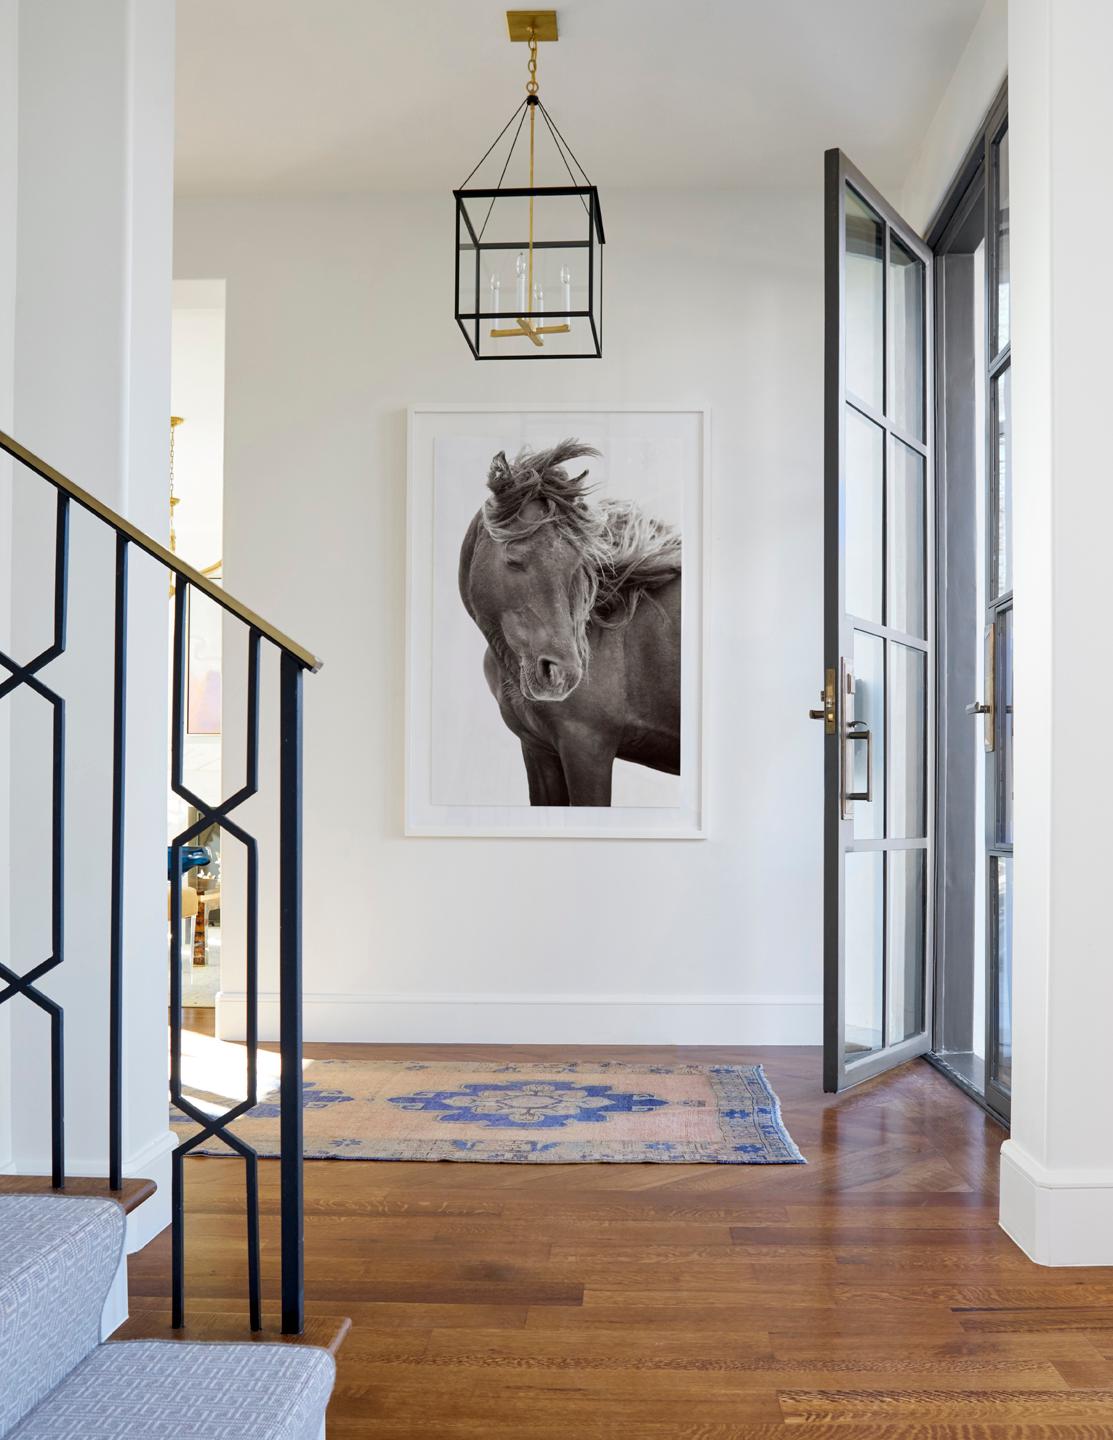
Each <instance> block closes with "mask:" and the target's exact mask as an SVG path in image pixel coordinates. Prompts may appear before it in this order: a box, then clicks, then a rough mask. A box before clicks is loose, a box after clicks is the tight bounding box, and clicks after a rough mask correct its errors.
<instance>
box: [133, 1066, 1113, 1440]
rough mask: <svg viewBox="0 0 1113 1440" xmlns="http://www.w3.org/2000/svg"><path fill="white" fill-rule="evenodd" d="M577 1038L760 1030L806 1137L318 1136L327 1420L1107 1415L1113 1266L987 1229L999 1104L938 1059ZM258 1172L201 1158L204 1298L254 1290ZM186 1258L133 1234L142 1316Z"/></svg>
mask: <svg viewBox="0 0 1113 1440" xmlns="http://www.w3.org/2000/svg"><path fill="white" fill-rule="evenodd" d="M306 1048H307V1052H309V1053H315V1054H319V1055H344V1056H345V1057H348V1056H353V1055H356V1054H359V1053H363V1054H366V1055H368V1056H374V1057H377V1058H391V1057H393V1056H396V1055H399V1054H405V1055H406V1057H407V1058H415V1059H418V1058H421V1059H427V1058H435V1057H436V1056H438V1055H441V1056H443V1055H445V1054H451V1055H453V1056H467V1057H475V1056H480V1055H482V1056H489V1055H491V1054H492V1053H493V1052H492V1049H491V1048H490V1047H470V1046H469V1047H443V1046H440V1047H438V1046H405V1047H403V1046H339V1045H338V1046H317V1047H314V1046H307V1047H306ZM497 1053H498V1054H500V1055H501V1054H505V1056H506V1058H507V1059H522V1060H529V1059H544V1058H547V1057H550V1056H551V1055H552V1054H553V1053H554V1051H553V1050H552V1049H545V1048H542V1047H528V1046H516V1047H513V1048H506V1049H505V1050H503V1049H500V1050H499V1051H498V1052H497ZM559 1053H560V1054H561V1055H562V1056H564V1057H566V1058H576V1057H581V1058H595V1057H599V1056H602V1055H604V1054H605V1055H607V1056H609V1057H610V1058H612V1059H621V1058H626V1057H630V1056H633V1055H636V1056H637V1057H638V1058H643V1057H644V1058H646V1059H648V1060H650V1061H654V1062H657V1061H659V1062H661V1063H668V1062H670V1061H677V1060H698V1061H703V1062H710V1063H715V1062H717V1061H718V1062H729V1063H741V1062H744V1061H756V1060H760V1061H761V1062H762V1063H763V1064H764V1065H765V1067H766V1069H767V1072H768V1074H769V1078H770V1080H771V1082H772V1084H773V1086H774V1088H775V1089H776V1090H777V1092H778V1093H779V1095H780V1097H781V1100H782V1103H783V1107H784V1116H785V1121H786V1123H787V1125H788V1127H789V1129H790V1131H791V1133H792V1135H793V1137H794V1138H795V1139H796V1141H797V1143H798V1144H799V1145H800V1147H801V1149H802V1150H803V1152H804V1154H805V1155H806V1156H807V1157H808V1160H809V1162H810V1163H809V1164H808V1165H807V1166H799V1165H798V1166H769V1167H759V1166H723V1167H716V1166H673V1165H578V1166H571V1165H570V1166H549V1165H536V1166H533V1165H517V1166H514V1165H476V1164H471V1165H469V1164H460V1163H452V1164H413V1163H408V1164H386V1163H374V1162H367V1161H363V1162H360V1161H311V1162H309V1163H307V1165H306V1242H305V1256H306V1291H307V1297H308V1298H307V1309H308V1312H309V1314H310V1315H312V1316H315V1317H318V1318H320V1317H329V1316H335V1315H337V1314H347V1315H350V1316H351V1317H352V1322H353V1323H352V1330H351V1333H350V1335H349V1336H348V1338H347V1340H346V1341H345V1343H344V1345H343V1347H342V1349H341V1351H340V1355H339V1374H338V1380H337V1386H336V1392H335V1396H334V1398H333V1401H332V1404H331V1407H330V1410H329V1417H328V1433H329V1436H330V1440H345V1437H352V1440H355V1437H360V1440H363V1437H368V1440H371V1437H374V1440H427V1437H439V1440H480V1437H482V1440H488V1437H490V1440H503V1437H505V1440H510V1437H514V1440H581V1437H582V1440H734V1437H749V1440H763V1437H773V1436H782V1437H783V1436H785V1435H787V1434H788V1433H789V1432H788V1429H787V1427H789V1426H793V1427H795V1426H804V1427H807V1429H808V1433H809V1434H812V1435H816V1436H819V1437H822V1436H825V1435H830V1436H831V1437H838V1440H854V1437H856V1436H862V1437H870V1440H950V1437H954V1440H1068V1437H1069V1440H1091V1437H1099V1436H1102V1437H1113V1270H1049V1269H1043V1268H1040V1267H1039V1266H1036V1265H1033V1264H1031V1263H1030V1262H1029V1261H1028V1260H1027V1259H1026V1258H1025V1257H1024V1255H1023V1254H1022V1253H1021V1252H1020V1251H1019V1250H1018V1249H1017V1248H1016V1247H1015V1246H1014V1245H1013V1244H1012V1242H1011V1241H1010V1240H1009V1239H1008V1238H1007V1237H1006V1236H1005V1235H1004V1234H1003V1233H1002V1232H1001V1230H1000V1229H998V1227H997V1223H996V1219H997V1204H996V1192H997V1181H996V1173H997V1155H998V1150H999V1147H1000V1144H1001V1140H1002V1138H1003V1132H1002V1131H1001V1129H1000V1128H999V1127H998V1126H997V1125H996V1124H995V1123H994V1122H993V1121H991V1120H990V1119H989V1118H988V1117H987V1116H985V1115H984V1114H983V1113H982V1112H981V1111H980V1110H978V1109H977V1108H976V1107H975V1106H974V1105H972V1104H971V1103H970V1102H969V1101H968V1100H966V1099H965V1097H964V1096H963V1095H961V1094H960V1093H959V1091H958V1090H957V1089H955V1088H954V1087H953V1086H951V1085H950V1084H949V1083H948V1082H947V1081H946V1080H945V1079H944V1078H943V1077H942V1076H941V1075H939V1074H937V1073H936V1072H935V1071H934V1070H932V1069H931V1068H930V1067H929V1066H928V1065H926V1064H924V1063H922V1062H917V1063H915V1064H913V1065H911V1066H908V1067H906V1068H905V1069H904V1070H902V1071H901V1072H899V1073H897V1074H894V1075H891V1076H887V1077H881V1078H880V1079H878V1080H875V1081H873V1082H870V1083H869V1084H867V1085H865V1086H863V1087H861V1088H860V1089H859V1090H856V1091H852V1092H851V1093H850V1094H848V1095H846V1096H843V1097H842V1098H835V1097H830V1096H824V1095H822V1094H821V1092H820V1078H819V1075H820V1067H819V1053H818V1051H815V1050H810V1049H807V1050H805V1049H769V1050H764V1051H756V1050H749V1051H745V1052H742V1051H738V1050H708V1049H700V1050H695V1049H687V1048H680V1049H677V1048H660V1049H652V1050H650V1049H646V1048H639V1049H638V1050H636V1051H633V1050H629V1049H624V1048H622V1047H614V1048H608V1049H606V1050H603V1049H601V1048H598V1047H591V1048H588V1047H580V1048H577V1047H561V1048H560V1051H559ZM260 1168H261V1170H262V1172H263V1195H264V1204H265V1208H266V1212H267V1217H268V1218H267V1219H266V1220H265V1248H264V1259H263V1266H264V1274H265V1277H266V1284H267V1287H268V1296H269V1297H270V1300H271V1304H272V1310H273V1299H274V1296H275V1294H276V1283H277V1228H276V1220H275V1219H274V1216H275V1215H276V1212H277V1174H276V1166H275V1164H274V1162H263V1163H262V1164H261V1167H260ZM241 1183H242V1181H241V1169H240V1166H239V1164H238V1163H237V1162H235V1161H232V1160H222V1159H204V1158H197V1159H191V1160H190V1161H189V1162H188V1166H187V1208H188V1217H189V1218H188V1232H189V1233H188V1241H187V1255H188V1265H189V1280H188V1284H189V1293H188V1306H189V1309H190V1313H191V1314H193V1315H198V1314H203V1315H204V1317H205V1320H204V1322H203V1323H205V1324H210V1323H213V1317H227V1318H231V1317H236V1316H240V1315H242V1314H243V1313H244V1310H245V1306H244V1302H243V1300H242V1295H243V1286H244V1274H245V1267H244V1262H243V1256H242V1232H243V1216H242V1211H241V1209H240V1185H241ZM168 1270H169V1241H168V1237H167V1236H166V1235H163V1236H160V1237H159V1239H158V1240H156V1241H155V1242H154V1243H153V1244H151V1245H150V1246H148V1247H147V1249H146V1250H144V1251H143V1252H141V1253H140V1254H139V1255H137V1256H134V1257H133V1258H132V1263H131V1294H132V1302H131V1303H132V1314H133V1320H132V1322H131V1330H132V1333H159V1330H160V1327H161V1326H163V1325H164V1324H165V1316H166V1297H167V1294H168Z"/></svg>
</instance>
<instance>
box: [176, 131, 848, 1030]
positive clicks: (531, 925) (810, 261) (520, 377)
mask: <svg viewBox="0 0 1113 1440" xmlns="http://www.w3.org/2000/svg"><path fill="white" fill-rule="evenodd" d="M603 199H604V208H605V215H606V222H607V237H608V244H607V256H606V265H607V279H606V346H607V353H606V357H605V359H604V360H602V361H601V362H599V361H584V362H580V361H575V362H568V363H566V364H552V365H540V366H530V365H528V364H520V365H513V364H501V365H483V364H477V363H476V362H474V361H473V360H472V359H471V358H470V356H469V354H468V351H467V349H466V346H465V344H464V342H463V339H462V338H461V336H460V335H459V333H458V331H457V329H456V327H455V323H454V321H453V318H452V271H451V266H450V264H449V263H448V260H449V255H450V251H449V241H450V236H451V224H452V215H451V202H450V197H449V196H448V195H447V193H445V194H437V195H424V196H421V195H418V196H414V195H410V196H406V197H401V196H382V195H379V196H373V197H368V198H353V199H336V200H327V199H326V200H314V201H305V202H280V201H272V202H268V201H234V200H233V201H228V200H208V201H206V200H194V199H190V200H186V201H180V202H179V204H178V207H177V212H176V233H175V273H176V275H177V276H179V277H181V278H198V279H207V278H223V279H226V280H227V305H228V309H227V428H226V456H225V552H226V555H225V558H226V571H225V573H226V581H227V585H228V588H229V589H230V590H231V591H233V592H234V593H236V594H238V595H241V596H242V597H243V598H244V599H245V600H247V601H248V602H249V603H250V604H251V605H252V606H253V607H254V608H255V609H257V610H258V611H260V612H261V613H262V614H264V615H266V616H268V617H269V618H271V619H273V620H274V621H275V622H276V623H278V624H279V625H281V626H282V627H283V628H285V629H287V630H288V631H289V632H290V633H292V634H294V635H295V636H296V637H297V638H298V639H300V640H301V641H302V642H303V643H305V644H306V645H308V646H309V647H310V648H311V649H314V650H316V651H317V653H319V654H320V655H321V656H322V657H323V658H324V660H325V668H324V670H323V671H322V673H321V674H320V675H317V676H312V677H309V678H307V681H306V686H305V692H306V797H305V823H306V857H305V881H306V896H305V906H306V909H305V965H306V970H305V989H306V1017H305V1023H306V1034H307V1036H309V1037H311V1038H351V1039H364V1040H370V1039H383V1038H397V1039H403V1040H420V1039H426V1040H428V1039H467V1040H477V1041H498V1040H519V1041H529V1040H553V1041H573V1040H608V1041H613V1042H622V1041H627V1042H636V1041H654V1040H658V1041H720V1042H762V1041H770V1042H778V1041H808V1042H814V1041H816V1040H818V1038H819V1034H820V1002H819V992H820V967H821V893H820V815H821V810H822V779H821V775H822V748H823V742H822V735H821V732H820V728H819V727H818V726H816V725H815V724H814V723H813V722H810V721H809V720H808V719H807V716H806V711H807V708H808V706H809V705H810V704H814V703H815V696H816V693H817V692H818V690H819V687H820V685H821V682H822V675H821V654H820V638H821V632H820V614H821V611H820V594H821V571H822V553H821V527H822V445H821V429H822V387H821V355H822V315H823V305H822V228H821V227H822V193H821V162H820V156H819V155H817V156H816V173H815V186H814V188H813V189H809V190H808V191H807V192H806V193H801V192H789V193H779V194H778V193H762V192H754V193H738V192H735V193H729V192H723V193H699V192H696V193H684V194H668V193H655V194H643V195H638V194H629V193H622V192H609V193H607V194H605V195H604V197H603ZM494 399H497V400H500V401H510V402H514V401H521V402H522V403H523V404H528V403H530V402H537V401H541V400H546V401H568V402H570V403H574V402H576V401H583V400H591V401H596V402H601V401H614V402H616V403H621V402H635V403H638V402H660V403H669V402H679V403H684V404H690V403H701V402H707V403H709V404H710V405H711V407H712V479H711V514H712V543H711V551H710V566H711V592H710V648H709V653H708V656H707V669H708V674H709V704H710V714H709V725H708V733H709V752H708V778H709V824H710V839H709V840H707V841H706V842H672V843H669V842H647V841H643V842H625V841H541V840H537V841H492V840H417V839H404V838H403V837H402V832H401V821H402V754H403V711H402V700H401V697H402V690H403V684H402V681H403V628H404V558H403V555H404V546H403V539H404V514H405V473H406V456H405V407H406V406H407V405H409V404H411V403H412V402H415V401H433V402H443V401H485V400H494ZM226 654H227V642H226ZM226 663H227V664H228V666H229V669H231V659H230V658H229V660H228V661H227V662H226ZM234 734H235V732H234V731H233V730H232V729H231V727H230V726H228V727H226V739H225V747H226V752H227V751H231V750H232V749H233V748H234V747H235V746H236V744H237V743H238V742H237V741H236V740H235V739H233V735H234ZM264 773H265V774H266V773H268V771H267V768H266V767H264ZM226 783H227V782H226ZM273 808H274V807H273V796H264V797H262V798H261V800H260V801H259V802H258V803H257V804H256V805H255V815H256V823H258V824H260V825H261V826H262V827H264V828H265V827H267V826H269V824H270V823H271V821H272V819H273ZM264 911H265V914H264V929H263V932H262V953H263V957H264V967H265V968H264V979H263V984H264V987H267V986H269V987H270V988H271V989H273V987H274V983H275V981H274V974H273V969H271V970H270V971H269V973H268V971H267V970H266V966H267V964H268V963H269V962H270V961H271V960H272V959H273V954H274V949H275V946H274V933H273V929H268V928H267V927H268V925H271V924H272V919H273V906H272V905H271V906H264ZM225 923H226V929H225V960H224V970H223V983H224V985H225V988H226V991H227V992H229V993H228V994H227V995H226V996H225V999H224V1002H223V1004H222V1010H221V1024H222V1027H223V1028H224V1031H225V1033H229V1034H231V1033H235V1032H236V1030H237V1028H238V1026H240V1025H241V1024H242V987H243V981H242V958H239V959H237V957H236V956H235V953H234V952H235V946H234V944H233V940H234V933H235V920H234V915H231V914H228V913H226V915H225ZM237 965H238V967H239V970H238V975H239V978H237V972H236V968H235V967H236V966H237ZM237 991H239V992H240V997H239V998H237V994H236V992H237ZM268 1019H269V1022H270V1023H271V1024H272V1027H273V1019H274V1017H273V1011H268Z"/></svg>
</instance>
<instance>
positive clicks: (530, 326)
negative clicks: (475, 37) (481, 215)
mask: <svg viewBox="0 0 1113 1440" xmlns="http://www.w3.org/2000/svg"><path fill="white" fill-rule="evenodd" d="M506 18H507V21H508V22H509V25H510V38H511V39H512V40H523V39H528V40H529V62H528V65H527V68H528V70H529V79H528V80H527V81H526V96H527V104H528V109H529V189H530V197H529V253H528V261H527V265H526V305H525V308H526V310H527V311H530V310H532V309H533V187H534V158H535V155H536V132H537V104H538V101H537V89H538V86H537V41H538V39H539V38H540V39H543V40H555V39H556V38H557V37H556V14H555V12H553V13H552V14H551V15H550V14H549V12H545V13H544V14H542V15H541V17H540V19H541V24H542V29H543V30H545V26H546V22H547V21H550V20H551V24H550V25H549V28H550V29H551V31H552V33H551V34H549V33H547V32H546V33H542V34H541V35H540V36H539V34H538V30H537V25H536V23H535V17H533V16H531V15H529V14H528V12H519V11H507V16H506ZM527 20H528V22H529V30H528V32H527V33H526V34H524V35H523V34H522V33H521V29H520V28H517V23H516V22H524V21H527ZM516 31H517V33H516ZM511 149H513V147H511ZM540 318H541V317H540V316H536V317H533V316H529V317H527V316H526V315H519V316H518V318H517V324H516V325H513V326H510V327H509V328H508V329H494V330H492V331H491V338H492V339H493V340H501V339H504V338H509V337H515V338H521V337H522V336H525V338H526V339H527V340H531V341H532V342H533V344H534V345H536V346H538V347H539V348H540V347H541V346H543V345H544V343H545V342H544V341H543V340H542V339H541V337H542V335H566V334H568V332H569V331H570V330H571V328H572V327H571V326H570V325H569V324H568V323H567V322H565V323H564V324H563V325H539V324H538V323H537V322H538V320H539V319H540Z"/></svg>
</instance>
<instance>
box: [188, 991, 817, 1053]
mask: <svg viewBox="0 0 1113 1440" xmlns="http://www.w3.org/2000/svg"><path fill="white" fill-rule="evenodd" d="M245 1016H246V997H245V995H244V993H243V992H242V991H229V990H221V991H218V993H217V997H216V1033H217V1034H218V1035H219V1036H220V1037H221V1039H223V1040H242V1039H243V1037H244V1024H245ZM303 1024H304V1033H305V1039H306V1040H323V1041H338V1042H339V1041H348V1042H360V1041H363V1042H379V1043H383V1042H386V1043H392V1044H411V1043H414V1044H422V1043H424V1044H440V1043H446V1044H471V1045H818V1044H820V1043H821V1041H822V1034H823V1001H822V999H821V997H819V996H817V995H399V994H381V995H376V994H370V993H364V994H349V995H338V994H308V995H306V996H305V997H304V1005H303ZM259 1035H260V1038H261V1039H264V1040H277V1039H278V996H277V994H276V993H275V992H274V991H267V992H264V993H262V994H261V995H260V997H259Z"/></svg>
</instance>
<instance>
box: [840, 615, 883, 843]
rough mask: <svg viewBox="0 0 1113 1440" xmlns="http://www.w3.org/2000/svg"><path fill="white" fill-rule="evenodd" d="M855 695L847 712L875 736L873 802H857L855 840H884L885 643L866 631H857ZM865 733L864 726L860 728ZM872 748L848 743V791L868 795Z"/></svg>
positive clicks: (860, 742)
mask: <svg viewBox="0 0 1113 1440" xmlns="http://www.w3.org/2000/svg"><path fill="white" fill-rule="evenodd" d="M853 673H854V694H853V695H852V696H850V697H849V700H848V703H847V709H848V710H852V711H853V715H852V716H848V718H852V719H854V720H864V721H865V722H866V726H867V727H868V728H869V732H870V734H871V735H872V736H873V799H872V800H855V801H854V802H853V805H852V807H851V808H852V809H853V812H854V838H855V839H856V840H880V839H881V838H883V836H884V834H885V642H884V640H882V639H880V638H879V637H878V636H876V635H868V634H866V632H865V631H864V630H855V632H854V672H853ZM857 728H858V731H859V733H861V730H862V727H861V726H858V727H857ZM869 769H870V747H869V745H867V744H866V742H865V741H864V740H855V741H848V742H847V747H846V772H847V786H846V788H847V790H848V791H851V792H853V793H854V794H857V795H864V794H865V793H866V792H867V790H868V789H869V781H870V774H869Z"/></svg>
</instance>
